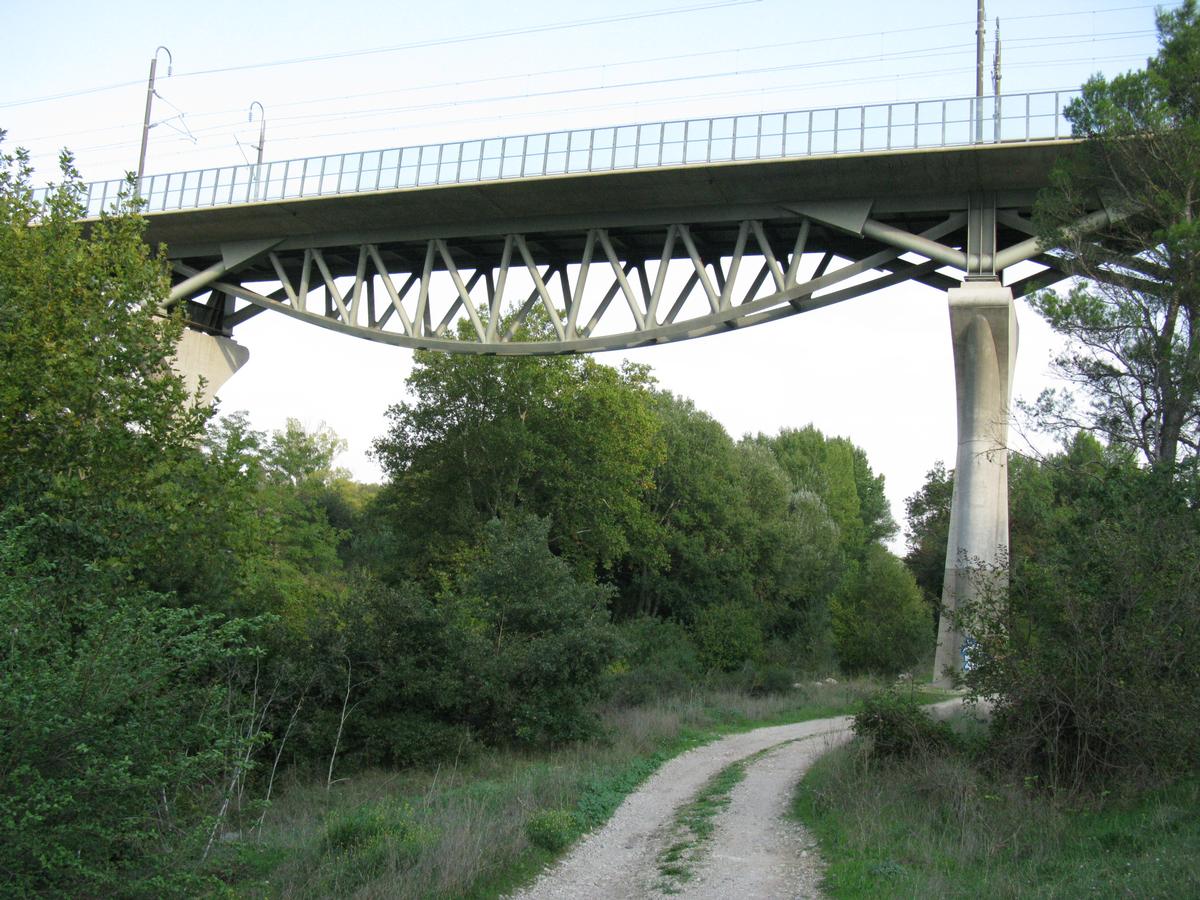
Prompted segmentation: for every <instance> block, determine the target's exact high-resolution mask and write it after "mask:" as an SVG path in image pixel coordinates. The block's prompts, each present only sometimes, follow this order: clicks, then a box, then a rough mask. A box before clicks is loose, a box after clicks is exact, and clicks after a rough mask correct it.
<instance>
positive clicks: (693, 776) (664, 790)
mask: <svg viewBox="0 0 1200 900" xmlns="http://www.w3.org/2000/svg"><path fill="white" fill-rule="evenodd" d="M849 724H850V719H849V717H847V716H841V717H838V718H834V719H819V720H815V721H811V722H803V723H800V724H797V725H781V726H777V727H772V728H759V729H756V730H754V731H748V732H745V733H744V734H735V735H731V736H730V737H727V738H723V739H721V740H719V741H715V742H713V743H711V744H706V745H705V746H703V747H697V748H696V749H694V750H690V751H688V752H687V753H684V754H682V755H681V756H677V757H676V758H674V759H672V760H670V761H669V762H667V763H665V764H664V765H663V767H662V768H661V769H659V770H658V772H656V773H655V774H654V775H653V776H652V777H651V778H650V779H649V780H648V781H647V782H646V783H645V784H644V785H642V787H641V788H640V789H639V790H638V791H636V792H635V793H633V794H631V795H630V796H629V797H628V798H627V799H626V800H625V802H624V803H623V804H622V805H621V807H620V808H619V809H618V810H617V812H616V813H615V814H614V815H613V817H612V819H610V820H609V822H608V823H607V824H606V825H605V826H604V827H602V828H600V829H598V830H597V831H594V832H593V833H591V834H590V835H587V836H586V837H585V838H584V839H583V840H582V841H580V842H579V844H578V845H576V846H575V848H574V849H573V850H572V851H571V852H570V853H569V854H568V855H567V856H566V857H565V858H564V859H563V860H561V861H560V862H559V863H558V864H557V865H556V866H554V867H553V868H551V869H550V870H548V871H546V872H545V873H543V874H542V876H541V877H540V878H538V880H537V881H536V882H535V883H534V884H533V885H531V886H530V887H529V888H527V889H526V890H524V891H522V892H521V893H519V894H515V895H514V898H520V900H562V898H580V900H583V898H588V900H600V898H641V897H647V898H652V897H668V896H671V897H696V898H722V900H724V898H732V897H736V898H739V900H753V898H772V900H778V898H793V897H818V896H820V892H819V890H818V884H819V881H820V871H821V870H820V859H819V857H818V855H817V852H816V848H815V846H814V844H813V842H812V840H811V839H810V838H809V836H808V835H807V833H806V832H805V831H804V829H803V828H802V827H801V826H800V825H798V824H796V823H795V822H792V821H790V820H788V819H787V818H786V817H785V815H784V814H785V812H786V808H787V804H788V801H789V798H790V797H791V793H792V787H793V786H794V785H795V784H796V783H797V782H798V781H799V780H800V777H801V776H802V775H803V774H804V771H805V770H806V769H807V768H808V766H809V765H810V764H811V763H812V761H813V760H814V759H816V757H817V756H819V755H820V754H821V753H823V752H824V751H825V750H827V749H829V748H830V747H832V746H834V745H835V744H837V743H840V742H842V741H844V740H846V739H847V738H848V736H849ZM739 761H744V767H745V775H744V778H743V779H742V780H741V781H740V782H738V783H737V784H736V785H735V786H734V787H733V788H732V790H731V791H729V793H728V803H727V805H724V806H723V807H722V808H719V810H718V811H717V812H716V814H715V815H714V816H713V817H712V819H711V828H712V830H711V833H710V834H709V835H708V836H707V838H706V839H705V840H702V841H696V842H695V846H694V847H689V848H688V851H687V852H685V853H684V854H683V856H684V858H685V862H686V863H687V874H686V875H684V876H683V877H682V878H681V877H678V876H672V875H670V874H666V873H668V872H670V871H671V869H672V866H671V864H670V863H668V862H665V861H664V859H669V858H670V855H671V851H672V848H678V847H679V845H680V843H686V842H687V841H688V839H689V837H691V835H689V834H688V833H687V832H686V829H685V831H684V833H682V834H681V831H680V827H679V824H678V819H679V811H680V810H681V808H683V807H685V806H687V805H688V804H689V803H691V802H693V800H694V798H695V797H696V795H697V794H698V793H699V792H701V791H702V790H703V789H704V787H705V785H706V784H708V783H709V782H710V780H711V779H712V778H713V777H714V776H716V775H717V774H718V773H720V772H722V771H723V770H725V769H727V768H728V767H729V766H730V765H732V764H735V763H738V762H739ZM676 852H678V850H677V851H676Z"/></svg>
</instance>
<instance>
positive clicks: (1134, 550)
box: [960, 440, 1200, 789]
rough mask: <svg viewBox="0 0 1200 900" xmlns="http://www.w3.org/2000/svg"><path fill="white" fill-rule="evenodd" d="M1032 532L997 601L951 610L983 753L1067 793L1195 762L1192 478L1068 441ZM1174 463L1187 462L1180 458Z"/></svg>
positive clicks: (1199, 663)
mask: <svg viewBox="0 0 1200 900" xmlns="http://www.w3.org/2000/svg"><path fill="white" fill-rule="evenodd" d="M1042 468H1043V471H1042V472H1041V473H1039V474H1040V476H1041V477H1040V478H1039V479H1038V480H1039V481H1040V484H1039V489H1038V491H1037V492H1036V498H1035V497H1031V501H1033V502H1031V504H1030V505H1031V506H1038V507H1040V513H1039V515H1038V523H1037V531H1036V533H1035V534H1034V537H1035V539H1034V540H1031V541H1029V542H1028V545H1027V546H1026V548H1025V549H1024V550H1023V551H1022V554H1021V555H1020V556H1017V557H1014V559H1013V563H1012V566H1011V575H1010V584H1009V588H1008V590H1007V591H1006V592H1004V593H1003V595H1002V596H993V597H986V596H985V597H984V598H982V599H981V600H980V601H979V602H977V603H975V604H972V605H969V606H966V607H964V608H962V609H961V610H960V613H961V616H962V618H961V624H962V626H963V628H964V629H965V630H966V631H967V632H968V633H969V634H971V636H972V637H973V639H974V640H975V641H976V643H977V647H978V651H977V652H976V653H975V654H974V656H973V660H974V661H975V663H976V665H975V666H973V667H972V668H971V669H970V670H968V671H967V672H966V673H965V676H964V677H965V681H966V684H967V686H968V687H969V688H970V689H971V691H972V693H973V694H974V695H975V696H978V697H988V698H991V699H992V700H993V702H994V708H993V720H992V735H993V745H992V748H993V751H994V752H995V753H996V754H997V755H998V757H999V758H1000V759H1001V760H1003V761H1004V762H1006V763H1009V764H1011V765H1013V766H1015V767H1016V768H1017V769H1018V770H1020V771H1023V772H1024V773H1025V774H1033V775H1036V776H1038V777H1039V778H1041V779H1043V783H1046V784H1049V785H1051V786H1058V787H1065V788H1068V789H1074V788H1079V787H1085V786H1096V785H1102V784H1104V783H1105V782H1111V781H1131V782H1133V783H1135V784H1137V783H1142V784H1145V783H1161V779H1162V778H1163V777H1164V776H1166V777H1172V776H1175V775H1178V774H1179V773H1181V772H1189V771H1194V768H1195V765H1196V760H1197V759H1200V643H1198V642H1197V640H1196V625H1197V622H1200V593H1198V592H1197V590H1196V579H1197V574H1198V570H1197V560H1200V515H1198V514H1197V500H1198V498H1200V482H1198V481H1197V478H1196V473H1195V471H1194V469H1192V470H1190V471H1189V470H1188V469H1184V470H1182V471H1178V470H1177V471H1170V470H1160V469H1158V468H1138V467H1137V466H1136V465H1134V464H1133V462H1132V460H1131V459H1130V458H1129V456H1128V455H1125V456H1124V457H1122V456H1121V455H1120V454H1116V453H1113V452H1112V451H1111V450H1109V451H1107V452H1106V451H1104V450H1101V448H1099V447H1098V446H1097V445H1096V444H1095V442H1094V441H1089V440H1084V441H1080V442H1077V443H1076V444H1075V445H1074V446H1073V447H1072V448H1071V449H1070V450H1069V451H1068V452H1067V453H1066V454H1064V455H1063V456H1062V457H1061V458H1060V459H1059V460H1056V461H1055V462H1054V463H1053V464H1051V465H1047V466H1044V467H1042ZM1189 468H1190V467H1189Z"/></svg>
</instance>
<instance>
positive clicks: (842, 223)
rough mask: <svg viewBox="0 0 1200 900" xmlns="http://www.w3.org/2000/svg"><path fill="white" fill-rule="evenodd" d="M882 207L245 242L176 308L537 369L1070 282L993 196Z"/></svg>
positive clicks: (218, 326) (224, 325)
mask: <svg viewBox="0 0 1200 900" xmlns="http://www.w3.org/2000/svg"><path fill="white" fill-rule="evenodd" d="M872 206H873V204H872V203H871V202H870V201H848V202H840V203H833V204H830V203H824V204H813V205H811V206H808V207H806V206H803V205H799V206H796V207H794V208H792V209H789V210H787V214H786V215H784V216H779V217H776V218H773V219H769V220H767V219H740V220H731V221H726V222H711V221H707V222H692V223H684V222H675V223H670V224H666V225H661V226H657V225H656V226H640V227H622V228H615V227H614V228H602V227H592V228H580V229H576V230H571V231H555V232H542V233H518V234H502V235H495V236H491V237H483V238H480V237H471V238H459V239H451V238H443V237H433V238H429V239H427V240H424V241H413V240H411V239H410V240H405V241H395V242H388V241H380V240H374V241H372V242H367V241H363V242H355V243H348V244H347V243H343V244H339V245H337V246H298V245H296V242H295V241H294V240H291V241H285V240H282V239H281V240H279V241H258V242H254V243H243V244H227V245H223V246H222V247H221V258H220V259H219V260H218V261H215V262H210V263H209V264H208V265H207V266H204V267H203V268H201V266H202V265H203V264H204V263H205V262H209V260H208V259H179V260H174V261H173V263H172V266H173V270H174V274H175V277H176V284H175V287H174V289H173V290H172V292H171V301H170V302H171V303H172V304H176V303H180V302H185V301H186V303H187V311H188V314H187V318H188V319H189V322H190V324H192V325H193V326H194V327H198V328H201V329H204V330H208V331H211V332H214V333H224V334H230V333H231V332H232V330H233V329H234V328H235V327H236V326H237V325H238V324H240V323H241V322H244V321H246V320H247V319H249V318H250V317H252V316H254V315H257V314H258V313H260V312H263V311H268V310H270V311H274V312H278V313H282V314H284V315H288V316H292V317H295V318H298V319H300V320H302V321H305V322H310V323H312V324H314V325H319V326H321V327H324V328H330V329H333V330H335V331H340V332H344V333H348V334H353V335H355V336H358V337H362V338H366V339H368V340H374V341H381V342H385V343H390V344H396V345H400V346H405V347H412V348H423V349H434V350H442V351H446V352H451V353H484V354H507V355H531V354H552V353H577V352H591V351H601V350H615V349H621V348H629V347H638V346H644V345H648V344H656V343H667V342H671V341H678V340H686V339H689V338H696V337H702V336H705V335H710V334H718V333H721V332H724V331H729V330H731V329H736V328H745V327H749V326H752V325H760V324H762V323H764V322H770V321H774V320H776V319H781V318H784V317H787V316H792V315H796V314H798V313H802V312H808V311H811V310H815V309H820V308H822V307H825V306H829V305H831V304H834V303H840V302H842V301H844V300H849V299H852V298H855V297H860V296H863V295H865V294H869V293H872V292H874V291H877V290H880V289H882V288H886V287H890V286H892V285H895V284H900V283H902V282H905V281H915V282H919V283H923V284H926V285H928V286H930V287H934V288H937V289H939V290H945V289H947V288H950V287H955V286H957V285H958V284H959V283H960V277H962V276H965V277H967V278H996V277H999V276H1000V275H1001V274H1002V272H1003V270H1004V269H1005V268H1007V267H1009V266H1011V265H1013V264H1015V263H1017V262H1021V261H1023V260H1027V259H1033V260H1035V261H1037V262H1039V263H1040V264H1041V265H1042V266H1043V267H1044V268H1043V269H1042V271H1041V272H1039V273H1038V274H1035V275H1033V276H1031V277H1029V278H1026V279H1024V280H1022V281H1019V282H1016V283H1014V284H1012V285H1011V287H1012V288H1013V292H1014V294H1015V295H1017V296H1020V295H1023V294H1025V293H1028V292H1029V291H1031V290H1034V289H1037V288H1041V287H1044V286H1045V285H1047V284H1050V283H1053V282H1055V281H1058V280H1060V279H1062V278H1065V277H1067V272H1066V271H1065V270H1064V269H1063V268H1061V267H1060V266H1059V263H1058V260H1056V259H1055V258H1054V257H1052V256H1049V255H1047V254H1045V253H1044V252H1043V249H1042V248H1041V247H1040V246H1039V245H1038V244H1037V241H1036V239H1035V238H1034V237H1033V236H1032V233H1033V229H1032V227H1031V226H1030V223H1029V221H1028V219H1026V218H1025V217H1024V216H1023V215H1022V214H1021V211H1020V210H1017V209H999V210H998V209H996V207H995V203H994V201H992V200H989V198H988V197H986V196H972V197H970V198H966V202H965V203H964V204H963V206H962V208H959V209H948V210H947V209H942V210H940V211H938V212H936V213H929V212H925V213H920V214H905V215H902V216H896V215H893V216H891V217H890V221H885V220H883V219H882V218H872V216H871V214H870V213H871V209H872ZM1098 216H1103V214H1098ZM1098 224H1102V221H1101V219H1097V221H1096V222H1085V223H1081V226H1082V227H1095V226H1096V225H1098ZM946 270H951V274H947V273H946ZM960 273H961V274H960ZM205 294H206V295H207V296H202V295H205ZM197 298H199V299H197Z"/></svg>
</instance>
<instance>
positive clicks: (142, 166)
mask: <svg viewBox="0 0 1200 900" xmlns="http://www.w3.org/2000/svg"><path fill="white" fill-rule="evenodd" d="M159 50H166V51H167V77H168V78H170V77H171V65H172V63H173V62H174V60H173V59H172V57H171V51H170V50H167V48H166V47H163V46H161V45H160V46H159V47H158V48H157V49H156V50H155V51H154V56H153V57H152V58H151V59H150V80H149V81H148V82H146V118H145V119H144V120H143V122H142V152H141V153H140V154H138V167H137V183H138V191H139V192H140V191H141V187H142V175H143V174H144V173H145V171H146V144H147V143H148V142H149V141H150V129H151V127H152V126H151V125H150V107H151V105H152V104H153V103H154V70H155V69H156V68H157V67H158V51H159Z"/></svg>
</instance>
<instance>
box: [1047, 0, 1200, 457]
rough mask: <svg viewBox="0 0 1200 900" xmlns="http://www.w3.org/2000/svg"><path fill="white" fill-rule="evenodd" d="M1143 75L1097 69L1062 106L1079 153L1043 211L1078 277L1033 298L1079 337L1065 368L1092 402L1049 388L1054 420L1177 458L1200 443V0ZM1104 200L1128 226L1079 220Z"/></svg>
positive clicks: (1170, 18) (1177, 19)
mask: <svg viewBox="0 0 1200 900" xmlns="http://www.w3.org/2000/svg"><path fill="white" fill-rule="evenodd" d="M1158 31H1159V42H1160V46H1159V52H1158V55H1157V56H1155V57H1153V58H1152V59H1150V60H1148V61H1147V64H1146V68H1145V69H1144V70H1140V71H1135V72H1129V73H1126V74H1124V75H1120V76H1118V77H1116V78H1114V79H1112V81H1108V80H1106V79H1105V78H1103V77H1102V76H1099V75H1097V76H1095V77H1093V78H1092V79H1091V80H1089V81H1088V82H1087V83H1086V84H1085V85H1084V86H1083V92H1082V96H1081V97H1079V98H1077V99H1076V100H1073V101H1072V102H1071V103H1070V104H1069V105H1068V106H1067V109H1066V116H1067V118H1068V119H1069V120H1070V122H1071V125H1072V130H1073V133H1074V134H1075V135H1076V136H1077V137H1080V138H1083V139H1084V140H1083V143H1082V145H1081V146H1080V147H1079V150H1078V152H1077V153H1076V154H1074V155H1073V156H1072V157H1071V158H1070V159H1069V160H1067V161H1066V162H1065V163H1064V164H1063V165H1062V166H1061V167H1060V168H1058V169H1057V170H1056V171H1055V173H1054V176H1053V183H1052V187H1051V188H1050V189H1049V190H1047V191H1045V192H1043V194H1042V195H1041V197H1040V198H1039V201H1038V205H1037V209H1036V213H1035V218H1036V221H1037V223H1038V228H1039V232H1040V234H1039V237H1040V240H1041V242H1042V244H1043V245H1044V246H1055V247H1060V248H1062V250H1063V254H1064V258H1065V261H1064V264H1063V265H1064V267H1065V268H1066V269H1067V270H1068V271H1070V272H1071V273H1072V274H1075V275H1078V276H1079V277H1080V278H1081V279H1083V280H1082V281H1080V282H1079V283H1077V284H1076V285H1075V286H1074V287H1073V288H1072V289H1071V290H1070V291H1069V292H1068V293H1067V294H1066V295H1059V294H1057V293H1054V292H1049V291H1048V292H1043V293H1042V294H1040V295H1038V296H1036V297H1035V298H1034V299H1033V305H1034V306H1035V308H1037V309H1038V310H1039V311H1040V312H1041V313H1042V315H1044V316H1045V317H1046V319H1047V320H1048V321H1049V323H1050V325H1051V326H1052V327H1053V328H1054V329H1055V330H1056V331H1058V332H1059V333H1060V334H1062V335H1064V336H1065V337H1067V338H1068V340H1069V347H1068V349H1067V351H1066V352H1065V353H1064V354H1063V355H1062V356H1061V357H1060V358H1059V359H1058V360H1057V367H1058V369H1059V371H1060V372H1061V373H1062V374H1063V375H1064V376H1065V377H1066V378H1067V379H1068V380H1069V381H1070V382H1072V383H1073V384H1074V385H1075V386H1076V387H1077V388H1078V389H1079V390H1080V391H1081V392H1082V393H1083V394H1084V395H1085V396H1086V397H1087V399H1088V401H1089V403H1090V410H1089V411H1088V412H1087V413H1086V414H1079V413H1076V412H1075V411H1074V409H1073V406H1072V403H1071V397H1070V395H1069V394H1066V395H1064V394H1063V393H1062V392H1057V393H1056V392H1053V391H1051V392H1047V393H1045V394H1043V396H1042V397H1041V398H1040V400H1039V403H1038V405H1037V407H1036V413H1037V415H1038V417H1039V418H1040V419H1041V420H1042V422H1043V423H1044V424H1046V425H1048V426H1049V427H1052V428H1062V429H1065V430H1066V431H1068V432H1069V431H1071V430H1073V429H1075V428H1077V427H1086V428H1088V429H1089V430H1093V431H1095V432H1097V433H1099V434H1101V435H1102V436H1104V437H1106V438H1108V439H1110V440H1114V441H1119V442H1124V443H1128V444H1130V445H1131V446H1133V447H1135V448H1136V449H1137V450H1139V451H1140V452H1141V453H1142V454H1143V455H1144V456H1145V458H1146V459H1147V460H1148V461H1149V462H1151V463H1155V464H1157V463H1164V464H1167V465H1170V464H1173V463H1175V462H1176V460H1178V459H1180V458H1182V457H1186V456H1192V455H1194V454H1195V453H1196V451H1197V448H1198V446H1200V443H1198V442H1200V19H1198V17H1197V6H1196V2H1195V0H1185V2H1184V3H1183V4H1182V5H1181V6H1179V7H1177V8H1176V9H1174V10H1164V11H1160V12H1159V14H1158ZM1097 201H1099V203H1101V204H1102V205H1103V206H1104V208H1105V209H1106V210H1108V211H1109V213H1110V215H1111V216H1112V217H1114V218H1118V219H1119V221H1117V222H1115V224H1112V225H1111V226H1110V227H1108V228H1106V229H1105V230H1104V231H1103V232H1102V233H1101V234H1100V235H1099V236H1097V235H1096V234H1093V233H1090V232H1089V231H1088V230H1087V229H1084V228H1077V227H1075V225H1074V223H1076V222H1077V221H1079V220H1080V219H1082V218H1083V217H1084V216H1085V215H1086V214H1087V213H1088V211H1089V210H1092V209H1095V206H1096V203H1097Z"/></svg>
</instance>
